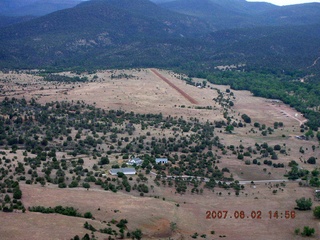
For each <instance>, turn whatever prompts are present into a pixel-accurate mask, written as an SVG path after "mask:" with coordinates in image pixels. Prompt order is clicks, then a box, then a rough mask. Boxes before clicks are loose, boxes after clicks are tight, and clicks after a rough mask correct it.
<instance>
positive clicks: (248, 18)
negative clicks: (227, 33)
mask: <svg viewBox="0 0 320 240" xmlns="http://www.w3.org/2000/svg"><path fill="white" fill-rule="evenodd" d="M159 5H160V6H162V7H164V8H167V9H169V10H172V11H175V12H179V13H183V14H187V15H191V16H196V17H199V18H201V19H203V20H206V21H208V22H210V23H211V24H213V25H214V26H215V27H216V28H218V29H225V28H246V27H256V26H284V25H292V26H293V25H307V24H317V23H319V22H320V3H310V4H299V5H290V6H283V7H279V6H276V5H273V4H270V3H264V2H247V1H245V0H224V1H220V0H174V1H169V2H164V3H159Z"/></svg>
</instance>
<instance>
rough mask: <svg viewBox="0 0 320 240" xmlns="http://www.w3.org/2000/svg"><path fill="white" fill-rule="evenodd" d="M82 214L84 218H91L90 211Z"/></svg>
mask: <svg viewBox="0 0 320 240" xmlns="http://www.w3.org/2000/svg"><path fill="white" fill-rule="evenodd" d="M83 216H84V217H85V218H92V213H91V212H86V213H85V214H84V215H83Z"/></svg>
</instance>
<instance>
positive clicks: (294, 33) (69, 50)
mask: <svg viewBox="0 0 320 240" xmlns="http://www.w3.org/2000/svg"><path fill="white" fill-rule="evenodd" d="M197 1H198V6H199V8H202V9H207V10H208V11H207V12H210V11H211V10H210V8H209V6H215V8H218V7H219V8H221V11H220V14H222V16H224V15H228V14H229V15H230V16H231V15H232V14H234V15H233V16H236V15H237V16H246V17H248V18H247V21H248V22H247V23H246V24H249V23H250V14H248V11H255V14H258V15H259V14H260V15H261V14H262V13H263V14H265V15H266V17H270V15H271V14H269V15H268V14H267V13H266V12H263V11H264V10H263V9H265V8H263V7H261V6H262V5H253V6H255V8H253V9H254V10H252V9H248V7H247V8H244V7H243V6H247V5H246V4H247V2H246V1H242V0H238V1H236V0H226V1H224V4H220V5H219V6H218V5H217V2H218V1H217V0H197ZM233 2H238V5H233V6H232V7H229V8H228V7H227V6H229V5H230V4H231V3H233ZM185 3H190V4H194V3H195V1H194V0H185ZM212 4H216V5H212ZM262 4H264V3H262ZM310 6H312V5H309V4H306V5H300V6H299V5H298V6H297V7H299V8H305V9H309V7H310ZM314 6H315V7H314V8H313V10H314V13H316V11H317V10H316V7H317V6H318V5H317V4H315V5H314ZM267 8H268V9H269V10H268V11H272V12H274V13H275V14H276V15H280V13H281V14H283V13H282V12H281V11H284V10H286V11H288V12H286V14H287V15H289V13H291V12H292V11H293V10H290V9H291V8H279V7H275V8H274V5H269V4H268V5H267ZM236 9H240V10H241V11H240V10H237V11H236ZM270 9H271V10H270ZM272 9H273V10H272ZM274 9H276V10H274ZM293 9H295V8H293ZM194 10H195V11H198V10H197V9H196V8H195V9H194ZM199 11H200V10H199ZM276 11H280V13H276ZM306 11H307V10H306ZM308 11H312V9H309V10H308ZM240 12H241V13H240ZM205 13H206V12H204V14H205ZM270 18H271V17H270ZM202 19H204V18H202ZM241 19H242V20H243V19H244V18H241ZM231 20H232V17H230V21H231ZM232 21H234V20H232ZM239 22H240V20H239ZM213 25H214V26H213ZM270 25H274V24H270ZM215 26H217V24H213V23H211V24H210V23H208V22H207V21H205V20H201V19H199V18H197V17H194V16H190V15H189V16H188V15H183V14H179V13H176V12H172V11H170V10H168V9H166V8H163V7H161V6H158V5H157V4H155V3H152V2H150V1H148V0H135V1H132V0H92V1H87V2H82V3H80V4H79V5H77V6H75V7H74V8H70V9H64V10H61V11H57V12H54V13H51V14H48V15H46V16H43V17H39V18H36V19H33V20H31V21H28V22H24V23H19V24H15V25H10V26H7V27H4V28H1V29H0V68H39V67H41V68H44V67H55V68H113V67H118V68H119V67H121V68H123V67H170V68H173V67H184V68H189V69H196V68H198V69H211V68H213V67H214V66H216V65H227V64H239V63H241V64H246V68H247V69H254V70H263V69H269V70H270V69H275V70H274V71H283V70H288V71H289V70H290V71H296V70H304V71H311V70H312V71H316V72H320V69H319V66H318V65H319V64H316V65H315V66H313V67H312V68H308V67H309V66H310V65H312V63H313V62H314V61H315V60H316V59H317V58H318V57H319V56H320V36H319V33H320V26H319V25H304V26H303V27H301V26H291V25H290V24H288V26H268V27H261V26H259V27H254V26H252V25H250V26H251V27H250V28H241V29H221V30H217V28H216V27H215ZM272 71H273V70H272Z"/></svg>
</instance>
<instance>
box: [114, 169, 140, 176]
mask: <svg viewBox="0 0 320 240" xmlns="http://www.w3.org/2000/svg"><path fill="white" fill-rule="evenodd" d="M118 172H122V173H124V174H125V175H134V174H136V170H135V169H134V168H111V169H110V170H109V173H110V174H111V175H112V176H115V175H117V174H118Z"/></svg>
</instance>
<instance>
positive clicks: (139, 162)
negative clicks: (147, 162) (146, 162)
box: [127, 158, 143, 166]
mask: <svg viewBox="0 0 320 240" xmlns="http://www.w3.org/2000/svg"><path fill="white" fill-rule="evenodd" d="M142 163H143V160H141V159H140V158H132V159H130V160H129V161H128V162H127V164H128V165H131V166H132V165H134V164H135V165H137V166H140V165H141V164H142Z"/></svg>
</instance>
